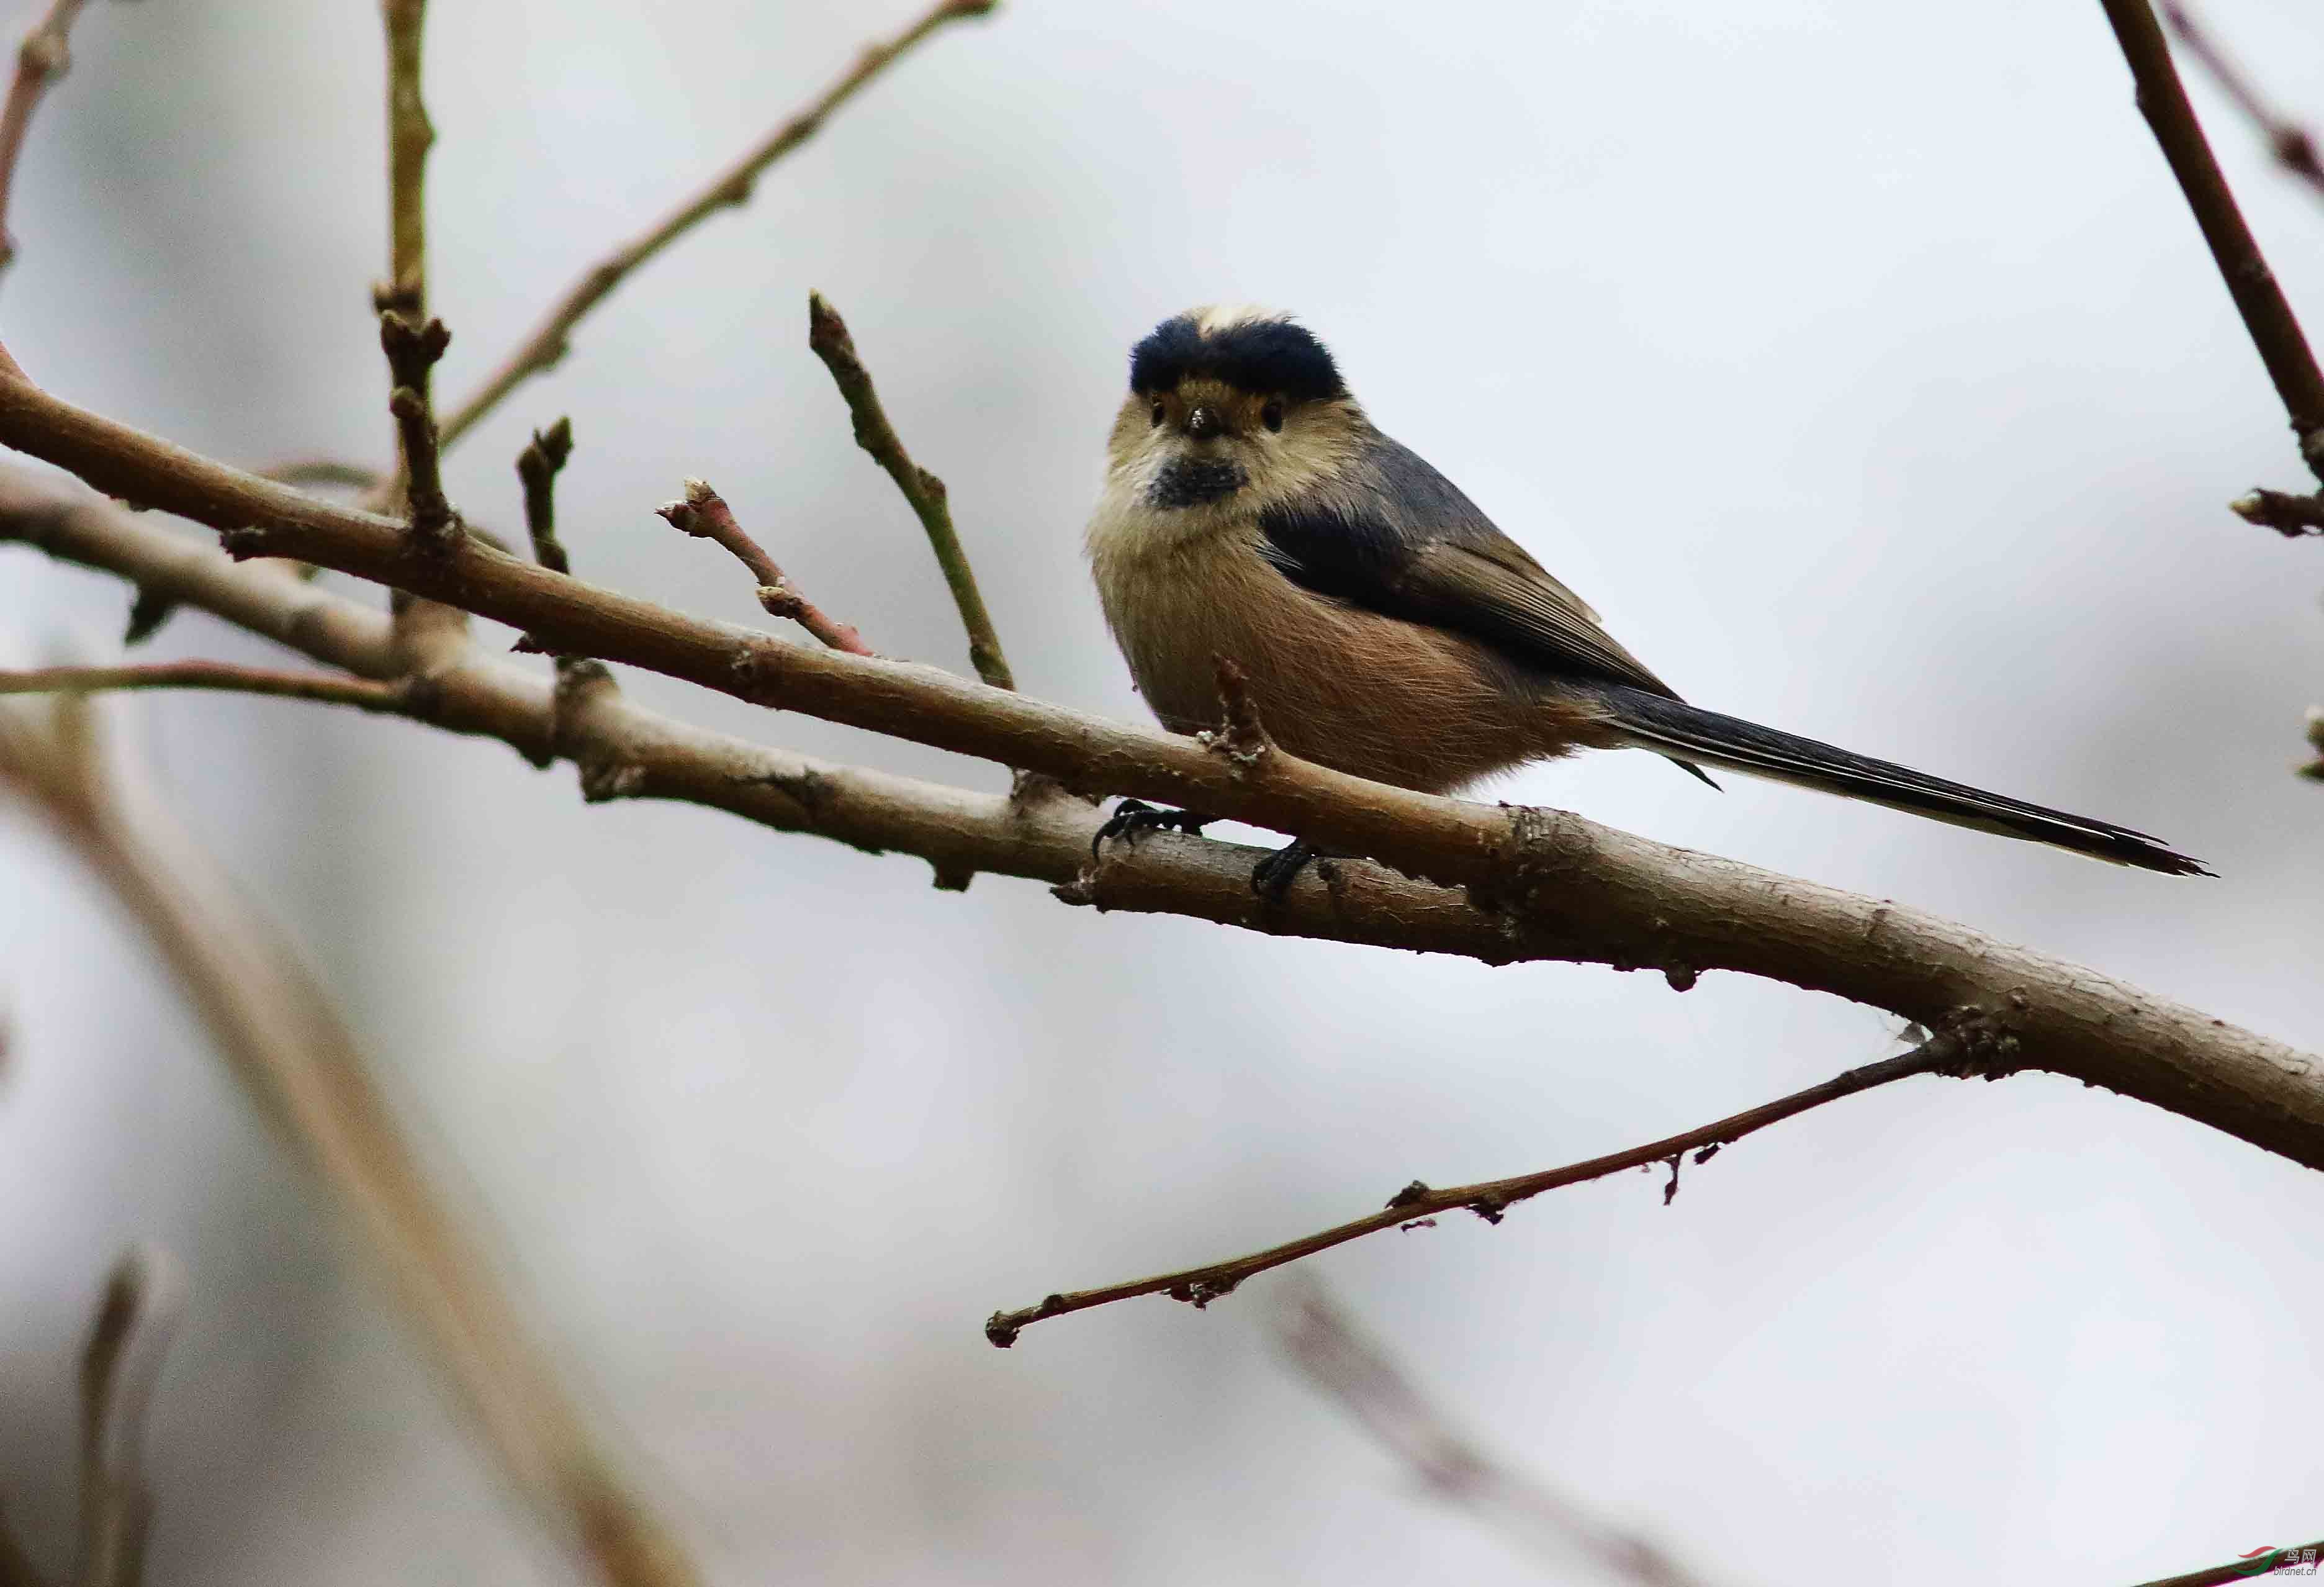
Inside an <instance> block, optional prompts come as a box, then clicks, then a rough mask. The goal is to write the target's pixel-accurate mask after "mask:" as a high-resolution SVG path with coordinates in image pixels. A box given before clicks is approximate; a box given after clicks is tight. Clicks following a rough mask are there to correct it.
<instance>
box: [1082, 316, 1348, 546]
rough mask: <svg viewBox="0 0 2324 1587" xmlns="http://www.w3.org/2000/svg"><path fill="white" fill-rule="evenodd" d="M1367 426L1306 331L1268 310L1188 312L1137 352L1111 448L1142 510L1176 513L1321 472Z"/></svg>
mask: <svg viewBox="0 0 2324 1587" xmlns="http://www.w3.org/2000/svg"><path fill="white" fill-rule="evenodd" d="M1362 422H1363V419H1362V414H1361V412H1360V410H1358V408H1357V407H1356V404H1355V401H1354V400H1353V399H1352V398H1351V397H1350V396H1349V395H1348V388H1347V386H1346V384H1345V383H1342V380H1341V379H1340V370H1339V366H1338V364H1335V363H1333V359H1332V355H1331V352H1330V350H1329V349H1328V348H1326V347H1325V346H1323V343H1322V342H1320V341H1318V340H1316V339H1315V336H1314V332H1312V331H1310V330H1308V329H1307V328H1306V327H1305V326H1302V325H1296V324H1294V323H1293V322H1292V320H1291V318H1290V317H1289V316H1288V315H1284V314H1277V313H1272V312H1269V311H1268V310H1266V309H1250V308H1240V307H1237V308H1204V309H1188V310H1187V311H1186V312H1185V313H1184V314H1180V315H1177V316H1176V317H1174V318H1169V319H1166V320H1164V321H1163V322H1162V323H1161V324H1160V325H1158V326H1157V327H1155V328H1154V330H1153V332H1152V334H1151V335H1149V336H1148V337H1146V339H1145V340H1143V341H1141V342H1139V344H1138V346H1136V347H1134V348H1132V349H1131V351H1130V396H1129V400H1128V401H1125V402H1124V403H1123V404H1122V407H1121V412H1120V416H1119V417H1117V418H1116V420H1114V426H1113V433H1112V436H1111V438H1110V440H1109V442H1108V452H1109V455H1110V457H1111V463H1112V466H1113V469H1114V471H1115V472H1116V474H1117V475H1128V476H1130V477H1133V478H1135V479H1136V480H1137V482H1138V490H1139V500H1140V501H1141V503H1143V504H1144V505H1146V506H1148V507H1151V508H1156V509H1159V510H1161V511H1165V512H1169V511H1176V510H1181V509H1185V508H1192V507H1202V506H1208V505H1212V504H1213V503H1224V502H1227V501H1229V500H1230V499H1231V498H1234V497H1237V496H1238V495H1240V494H1243V493H1245V492H1250V491H1252V490H1253V488H1254V487H1257V491H1256V494H1259V495H1263V496H1274V495H1277V494H1281V491H1282V490H1283V489H1285V488H1289V487H1293V486H1296V484H1299V483H1303V482H1305V481H1306V480H1310V479H1313V478H1314V477H1315V476H1316V475H1318V474H1320V473H1323V472H1327V471H1328V470H1329V469H1330V468H1331V467H1332V466H1334V465H1335V464H1336V461H1337V459H1339V458H1340V457H1343V456H1344V455H1345V454H1346V452H1347V449H1348V447H1349V444H1350V442H1351V440H1352V439H1353V438H1354V435H1355V432H1356V429H1357V427H1359V426H1360V425H1361V423H1362Z"/></svg>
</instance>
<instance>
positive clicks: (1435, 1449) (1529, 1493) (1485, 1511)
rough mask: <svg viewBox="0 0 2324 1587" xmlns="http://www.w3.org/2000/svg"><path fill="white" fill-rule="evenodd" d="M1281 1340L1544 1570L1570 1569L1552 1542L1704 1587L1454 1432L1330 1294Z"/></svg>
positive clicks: (1298, 1311) (1363, 1419) (1437, 1488)
mask: <svg viewBox="0 0 2324 1587" xmlns="http://www.w3.org/2000/svg"><path fill="white" fill-rule="evenodd" d="M1275 1333H1276V1337H1277V1341H1278V1342H1280V1343H1281V1344H1282V1346H1283V1350H1284V1353H1285V1354H1286V1355H1287V1356H1289V1357H1290V1358H1291V1362H1292V1364H1293V1365H1294V1366H1296V1368H1298V1370H1299V1371H1300V1373H1301V1375H1303V1376H1304V1377H1305V1378H1306V1379H1307V1380H1308V1382H1310V1383H1312V1384H1313V1385H1314V1387H1315V1388H1317V1389H1320V1390H1322V1391H1323V1393H1325V1394H1327V1395H1329V1396H1330V1397H1331V1398H1333V1399H1335V1400H1337V1401H1338V1402H1339V1403H1340V1404H1341V1405H1342V1406H1343V1407H1346V1409H1347V1410H1348V1412H1349V1414H1350V1415H1351V1416H1354V1417H1355V1418H1356V1420H1357V1421H1358V1422H1360V1423H1361V1424H1362V1425H1363V1427H1364V1429H1365V1430H1366V1431H1367V1432H1369V1433H1370V1434H1371V1435H1372V1436H1373V1437H1374V1438H1376V1439H1378V1440H1379V1444H1380V1445H1381V1446H1382V1447H1383V1448H1384V1449H1386V1450H1387V1451H1388V1453H1389V1454H1390V1455H1392V1456H1394V1457H1395V1458H1396V1459H1397V1460H1398V1461H1400V1462H1403V1464H1404V1465H1405V1467H1406V1469H1408V1470H1409V1471H1410V1472H1412V1473H1413V1474H1414V1475H1415V1476H1416V1477H1417V1478H1419V1480H1420V1482H1421V1485H1422V1486H1423V1487H1425V1488H1426V1489H1427V1490H1429V1491H1430V1492H1432V1493H1434V1494H1436V1495H1437V1496H1438V1497H1440V1498H1443V1499H1449V1500H1451V1501H1452V1503H1454V1504H1457V1505H1460V1506H1462V1507H1463V1508H1464V1509H1469V1510H1471V1511H1472V1512H1473V1513H1475V1514H1476V1515H1478V1516H1480V1517H1481V1518H1485V1519H1487V1520H1490V1521H1494V1522H1496V1523H1498V1524H1499V1526H1500V1527H1502V1528H1503V1529H1504V1530H1505V1531H1506V1532H1507V1533H1508V1534H1509V1535H1510V1536H1512V1537H1513V1538H1514V1539H1515V1540H1516V1541H1517V1542H1518V1543H1520V1544H1522V1545H1528V1546H1529V1547H1531V1548H1533V1549H1535V1550H1536V1551H1540V1552H1543V1553H1545V1555H1546V1556H1547V1557H1545V1560H1544V1563H1545V1564H1548V1565H1550V1566H1552V1567H1553V1568H1555V1569H1557V1570H1559V1572H1560V1573H1561V1574H1562V1573H1563V1568H1564V1567H1565V1566H1566V1565H1567V1564H1569V1563H1570V1562H1569V1560H1568V1559H1567V1558H1566V1557H1564V1556H1563V1554H1562V1553H1560V1552H1554V1551H1545V1550H1541V1549H1540V1545H1541V1544H1542V1543H1543V1542H1544V1541H1546V1540H1550V1539H1554V1541H1555V1542H1556V1543H1558V1544H1560V1545H1563V1548H1566V1549H1573V1550H1578V1551H1579V1552H1581V1553H1582V1554H1584V1555H1588V1556H1589V1557H1590V1558H1591V1560H1593V1561H1595V1562H1596V1563H1597V1564H1598V1565H1599V1567H1600V1569H1601V1570H1603V1571H1605V1572H1606V1573H1608V1574H1609V1575H1612V1576H1618V1577H1621V1578H1622V1579H1624V1580H1626V1581H1629V1582H1637V1584H1638V1587H1700V1582H1701V1578H1699V1577H1697V1576H1696V1575H1695V1574H1694V1573H1692V1572H1691V1571H1689V1570H1686V1569H1685V1568H1683V1566H1681V1565H1680V1564H1678V1562H1677V1561H1676V1560H1674V1559H1673V1558H1672V1557H1671V1556H1670V1555H1668V1554H1666V1553H1665V1552H1664V1551H1663V1549H1662V1548H1661V1547H1660V1546H1658V1545H1656V1544H1655V1543H1654V1542H1653V1541H1652V1540H1651V1539H1649V1538H1646V1537H1644V1536H1639V1535H1638V1534H1637V1533H1633V1532H1626V1531H1624V1530H1622V1529H1621V1528H1620V1527H1615V1526H1613V1525H1611V1524H1609V1523H1608V1522H1606V1521H1603V1520H1601V1519H1600V1518H1598V1517H1596V1516H1593V1515H1591V1513H1590V1511H1589V1509H1588V1508H1587V1507H1585V1506H1584V1505H1582V1502H1581V1501H1580V1500H1578V1499H1572V1498H1569V1497H1567V1496H1566V1495H1565V1494H1563V1493H1560V1492H1559V1491H1557V1490H1555V1489H1554V1488H1552V1487H1550V1486H1549V1485H1548V1484H1547V1483H1545V1482H1544V1481H1542V1480H1541V1479H1540V1478H1538V1477H1535V1476H1533V1475H1531V1474H1530V1473H1528V1472H1520V1471H1517V1470H1515V1469H1514V1468H1512V1467H1510V1466H1509V1465H1508V1463H1507V1462H1503V1461H1500V1460H1497V1459H1495V1458H1494V1457H1493V1456H1492V1455H1490V1454H1489V1453H1486V1452H1485V1451H1484V1450H1483V1449H1482V1448H1480V1446H1479V1445H1478V1444H1477V1443H1476V1441H1475V1440H1474V1439H1472V1438H1471V1437H1469V1436H1468V1435H1465V1434H1463V1433H1462V1432H1460V1431H1459V1430H1458V1429H1456V1428H1454V1427H1453V1426H1452V1425H1451V1424H1450V1423H1449V1422H1448V1421H1446V1419H1445V1418H1444V1416H1443V1414H1442V1413H1441V1412H1439V1411H1438V1410H1437V1408H1436V1407H1434V1406H1433V1405H1431V1404H1430V1403H1429V1402H1428V1399H1427V1397H1426V1396H1425V1395H1424V1394H1422V1393H1421V1391H1420V1389H1419V1388H1418V1386H1417V1385H1416V1384H1415V1383H1414V1382H1413V1380H1412V1379H1411V1377H1410V1376H1409V1375H1408V1374H1407V1373H1406V1372H1405V1371H1404V1370H1403V1369H1402V1368H1400V1367H1399V1366H1397V1363H1396V1362H1395V1361H1392V1360H1390V1359H1389V1358H1388V1353H1387V1352H1385V1351H1383V1350H1382V1349H1381V1348H1380V1347H1379V1345H1377V1344H1375V1343H1374V1342H1371V1341H1370V1340H1369V1339H1366V1338H1365V1337H1364V1336H1363V1334H1362V1333H1360V1332H1359V1331H1358V1329H1357V1328H1356V1325H1355V1324H1354V1322H1353V1321H1352V1320H1351V1318H1350V1317H1349V1316H1348V1315H1347V1313H1346V1312H1345V1311H1344V1310H1343V1309H1342V1307H1341V1306H1339V1305H1338V1304H1337V1303H1336V1302H1334V1301H1333V1298H1332V1296H1331V1295H1330V1294H1329V1293H1328V1292H1327V1291H1326V1290H1325V1289H1324V1288H1323V1286H1322V1285H1320V1284H1317V1283H1314V1282H1313V1281H1310V1282H1309V1283H1307V1284H1305V1285H1304V1286H1302V1287H1300V1288H1299V1290H1298V1292H1297V1293H1296V1295H1295V1296H1293V1298H1292V1299H1291V1301H1290V1304H1289V1305H1288V1306H1286V1307H1285V1309H1284V1315H1283V1316H1282V1318H1281V1320H1280V1321H1278V1322H1277V1324H1276V1329H1275Z"/></svg>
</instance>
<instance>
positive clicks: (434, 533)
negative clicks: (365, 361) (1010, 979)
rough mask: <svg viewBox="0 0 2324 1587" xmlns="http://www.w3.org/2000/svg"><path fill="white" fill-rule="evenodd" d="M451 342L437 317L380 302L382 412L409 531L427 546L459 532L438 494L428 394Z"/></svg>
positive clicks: (444, 543) (440, 476)
mask: <svg viewBox="0 0 2324 1587" xmlns="http://www.w3.org/2000/svg"><path fill="white" fill-rule="evenodd" d="M451 344H452V333H451V332H450V331H448V330H447V329H445V328H444V322H443V321H442V320H440V319H431V320H429V321H428V322H427V323H426V324H425V325H422V324H420V322H419V321H418V320H417V319H416V318H408V317H406V316H405V315H404V314H403V312H402V311H401V310H400V309H394V308H389V307H383V308H382V309H381V310H380V315H379V345H380V348H381V350H382V351H383V352H384V353H386V355H387V367H388V377H389V380H390V382H391V386H390V389H389V392H388V395H387V411H389V412H390V413H392V414H393V415H394V416H395V428H396V433H397V436H398V438H399V446H400V447H401V452H402V454H403V480H404V490H403V494H404V498H405V501H406V502H407V503H409V511H410V526H411V536H412V539H413V540H417V541H418V542H419V543H420V545H421V546H422V547H423V548H424V549H429V550H433V551H442V550H444V549H447V548H448V547H450V546H451V544H452V543H453V542H454V541H455V540H458V539H459V538H460V532H461V525H460V520H459V515H458V514H457V513H456V512H453V511H452V503H450V502H449V501H448V500H447V499H446V497H445V495H444V471H443V462H442V458H441V456H440V453H439V450H438V443H437V435H436V414H435V406H434V401H433V399H432V398H431V397H430V395H429V387H430V386H431V385H432V383H433V382H434V371H435V368H436V365H437V364H438V361H439V360H441V359H442V358H443V356H444V349H445V348H446V347H447V346H451Z"/></svg>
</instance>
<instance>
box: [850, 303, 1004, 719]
mask: <svg viewBox="0 0 2324 1587" xmlns="http://www.w3.org/2000/svg"><path fill="white" fill-rule="evenodd" d="M807 346H808V347H809V348H811V349H812V350H813V351H814V353H815V355H816V357H818V358H820V359H822V360H823V364H824V367H825V368H826V369H828V370H830V371H831V380H832V383H833V384H834V385H835V386H837V387H838V388H839V394H840V397H841V398H842V399H843V400H844V401H845V402H846V403H847V411H848V414H849V416H850V418H851V419H852V420H853V427H854V431H855V444H856V445H857V446H859V447H862V448H863V449H864V450H865V451H866V452H868V453H870V454H871V460H872V461H873V462H875V463H877V464H879V465H880V466H881V467H882V468H884V469H886V470H887V471H888V477H889V478H890V479H892V480H894V481H895V482H896V488H897V489H898V490H899V491H901V492H902V493H903V494H904V500H905V502H906V503H908V504H909V506H910V507H911V509H912V512H913V514H914V515H915V516H916V517H918V519H919V521H920V527H921V529H923V530H924V531H927V537H928V545H929V548H930V549H933V550H934V551H935V552H936V566H937V567H940V568H942V569H943V570H944V576H945V584H946V585H947V586H949V587H950V588H951V590H952V599H953V604H954V606H955V607H957V608H958V609H959V612H960V621H961V626H962V627H963V628H965V629H966V630H967V631H968V659H969V660H970V662H971V663H972V664H973V665H974V667H975V668H976V675H977V676H978V677H979V678H982V679H984V681H985V682H987V683H989V684H991V686H992V687H995V688H1010V689H1013V688H1015V687H1017V680H1016V678H1015V677H1014V675H1013V674H1011V673H1010V670H1009V661H1008V658H1006V657H1005V656H1003V655H1002V654H1001V636H1000V634H999V633H997V632H994V630H993V627H992V614H991V613H990V612H988V611H986V610H985V606H984V595H983V594H982V591H980V590H979V589H978V588H977V586H976V574H975V572H974V571H973V569H972V568H971V567H969V565H968V552H967V551H966V549H964V548H963V547H962V545H961V543H960V535H959V534H958V532H957V531H954V528H953V522H952V509H951V507H950V506H949V505H948V504H947V494H946V492H945V483H944V481H942V480H940V479H938V478H937V477H936V475H933V474H930V473H929V472H928V471H927V469H925V468H923V467H921V466H919V465H918V464H917V463H915V462H913V461H912V459H911V456H910V454H908V453H907V452H906V451H905V450H904V443H903V439H902V438H900V437H899V436H898V435H897V434H896V427H895V426H894V425H892V424H890V423H889V422H888V415H887V411H885V410H884V409H882V408H881V406H880V394H879V392H876V391H875V390H873V389H872V385H871V371H870V370H869V369H866V368H865V367H864V366H863V360H862V357H861V356H860V355H858V354H857V353H856V351H855V338H854V337H852V336H850V335H849V334H848V330H847V322H846V321H845V320H844V319H842V318H839V310H838V309H834V308H833V307H832V306H831V305H830V304H829V303H828V302H827V301H825V299H824V296H823V294H822V293H821V292H809V293H808V294H807Z"/></svg>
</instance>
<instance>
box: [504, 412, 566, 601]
mask: <svg viewBox="0 0 2324 1587" xmlns="http://www.w3.org/2000/svg"><path fill="white" fill-rule="evenodd" d="M572 456H573V421H572V420H570V419H559V420H558V421H557V422H556V423H555V424H552V425H550V426H549V428H548V429H537V430H534V431H533V432H532V439H531V440H530V441H529V442H527V443H526V445H525V447H524V450H522V451H521V452H519V453H518V454H517V455H516V476H517V479H518V480H519V482H520V483H521V484H523V486H524V527H525V532H526V533H527V534H528V535H530V537H531V539H532V556H533V559H534V560H535V561H537V562H539V564H540V565H541V566H542V567H547V568H550V569H552V570H553V571H555V572H558V573H570V572H572V571H573V560H572V558H569V557H567V555H566V554H565V547H564V546H563V545H562V544H561V543H559V541H558V538H557V476H558V474H560V473H561V472H563V471H564V468H565V465H566V462H567V459H569V458H570V457H572Z"/></svg>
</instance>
